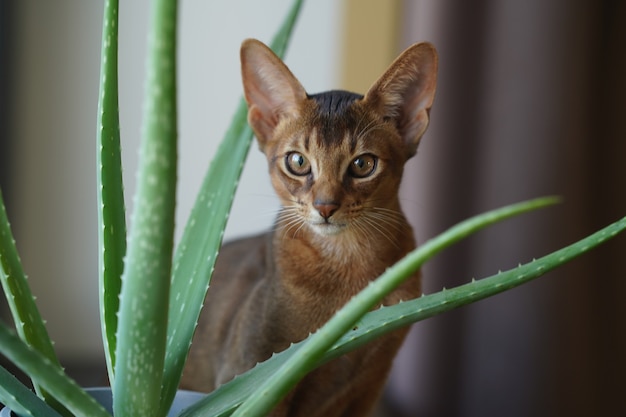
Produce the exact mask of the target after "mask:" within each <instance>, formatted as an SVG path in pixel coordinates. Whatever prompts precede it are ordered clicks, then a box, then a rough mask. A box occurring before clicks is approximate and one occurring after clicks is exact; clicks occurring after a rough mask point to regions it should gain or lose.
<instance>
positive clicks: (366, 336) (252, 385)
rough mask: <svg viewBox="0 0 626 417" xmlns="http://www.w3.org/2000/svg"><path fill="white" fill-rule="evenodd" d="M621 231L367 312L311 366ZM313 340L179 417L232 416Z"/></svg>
mask: <svg viewBox="0 0 626 417" xmlns="http://www.w3.org/2000/svg"><path fill="white" fill-rule="evenodd" d="M625 229H626V218H623V219H621V220H619V221H617V222H615V223H613V224H611V225H609V226H607V227H605V228H604V229H602V230H600V231H598V232H596V233H594V234H592V235H590V236H588V237H586V238H584V239H582V240H580V241H578V242H576V243H574V244H572V245H570V246H567V247H565V248H563V249H560V250H557V251H555V252H553V253H551V254H549V255H546V256H544V257H542V258H540V259H537V260H533V261H532V262H529V263H527V264H524V265H521V266H519V267H517V268H514V269H511V270H509V271H506V272H501V273H498V274H497V275H494V276H491V277H488V278H484V279H481V280H478V281H475V280H473V281H472V282H470V283H468V284H464V285H461V286H459V287H456V288H453V289H448V290H444V291H440V292H437V293H434V294H430V295H425V296H422V297H419V298H417V299H414V300H410V301H406V302H403V303H400V304H396V305H393V306H388V307H383V308H381V309H378V310H375V311H372V312H369V313H367V314H366V315H365V316H364V317H363V318H362V319H361V320H360V321H359V322H358V323H357V324H356V326H354V327H351V330H349V331H348V332H347V333H345V334H344V335H343V336H342V337H341V338H340V339H339V340H338V341H337V342H336V343H335V344H334V345H333V346H332V347H331V348H330V349H329V350H328V351H327V352H326V353H325V354H324V355H323V356H322V357H321V358H320V360H319V361H318V362H317V363H316V365H315V366H319V365H321V364H323V363H325V362H327V361H330V360H332V359H335V358H337V357H339V356H341V355H343V354H345V353H347V352H350V351H353V350H355V349H357V348H359V347H361V346H363V345H364V344H366V343H368V342H370V341H372V340H374V339H376V338H378V337H380V336H382V335H384V334H385V333H388V332H390V331H393V330H396V329H398V328H401V327H404V326H407V325H410V324H412V323H415V322H417V321H420V320H424V319H427V318H429V317H432V316H434V315H437V314H441V313H444V312H446V311H450V310H452V309H455V308H457V307H460V306H462V305H466V304H470V303H472V302H475V301H478V300H481V299H484V298H487V297H490V296H493V295H495V294H498V293H500V292H503V291H506V290H508V289H511V288H514V287H516V286H519V285H522V284H524V283H526V282H528V281H530V280H533V279H535V278H538V277H540V276H542V275H544V274H546V273H548V272H549V271H551V270H553V269H555V268H557V267H559V266H561V265H564V264H565V263H567V262H569V261H571V260H572V259H574V258H576V257H578V256H580V255H582V254H584V253H585V252H588V251H589V250H591V249H593V248H595V247H596V246H598V245H600V244H602V243H604V242H605V241H606V240H608V239H610V238H612V237H614V236H616V235H617V234H618V233H621V232H623V231H624V230H625ZM408 275H410V274H408ZM408 275H407V276H408ZM312 337H316V336H315V335H312V336H310V337H309V338H308V339H306V340H304V341H302V342H299V343H297V344H294V345H292V346H291V347H290V348H289V349H287V350H285V351H283V352H281V353H279V354H276V355H274V356H272V358H270V359H268V360H267V361H265V362H263V363H261V364H258V365H257V366H256V367H255V368H254V369H252V370H250V371H248V372H246V373H244V374H243V375H240V376H238V377H236V378H235V379H233V380H232V381H230V382H228V383H226V384H224V385H222V386H221V387H219V388H218V389H217V390H215V391H214V392H212V393H210V394H208V396H207V397H206V398H204V399H203V400H201V401H200V402H198V403H196V404H194V405H193V406H191V407H189V408H188V409H187V410H185V411H184V412H183V413H182V414H181V417H192V416H195V415H210V416H212V417H221V416H229V415H231V414H232V413H233V412H234V410H235V409H236V408H237V407H238V406H239V405H240V404H241V403H242V402H243V401H244V400H245V399H247V398H249V397H250V396H251V395H252V393H253V392H254V391H255V390H257V388H258V387H259V385H260V384H261V383H262V382H264V381H266V380H267V379H269V378H270V377H271V376H272V375H274V374H275V373H276V372H277V370H278V369H279V368H280V367H281V366H282V365H283V364H284V363H285V362H286V361H288V360H289V359H290V358H291V357H292V356H293V355H294V354H295V353H296V352H297V351H298V350H299V349H300V348H301V347H302V346H303V345H305V344H306V343H307V342H308V340H309V339H310V338H312Z"/></svg>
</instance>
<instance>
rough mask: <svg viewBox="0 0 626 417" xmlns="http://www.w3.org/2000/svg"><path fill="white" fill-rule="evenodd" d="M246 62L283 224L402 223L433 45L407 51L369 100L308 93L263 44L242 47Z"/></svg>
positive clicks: (325, 227)
mask: <svg viewBox="0 0 626 417" xmlns="http://www.w3.org/2000/svg"><path fill="white" fill-rule="evenodd" d="M241 65H242V76H243V85H244V92H245V97H246V101H247V103H248V106H249V113H248V122H249V123H250V125H251V127H252V129H253V130H254V132H255V134H256V137H257V139H258V142H259V146H260V148H261V150H262V151H263V152H264V153H265V155H266V157H267V160H268V163H269V169H270V176H271V179H272V184H273V185H274V188H275V190H276V192H277V194H278V196H279V198H280V200H281V203H282V205H283V212H282V215H281V218H280V219H281V220H282V223H283V226H285V227H286V228H288V229H293V230H294V231H296V230H299V229H300V228H305V227H306V228H309V229H311V230H313V231H314V232H316V233H318V234H321V235H336V234H338V233H340V232H342V231H344V230H347V229H352V230H363V229H365V228H380V229H381V232H383V233H384V232H385V229H389V228H393V227H394V225H395V226H396V227H397V221H398V216H401V214H400V208H399V205H398V197H397V193H398V187H399V185H400V180H401V178H402V172H403V167H404V163H405V162H406V161H407V160H408V159H409V158H411V157H412V156H413V155H414V154H415V153H416V151H417V146H418V143H419V140H420V138H421V137H422V135H423V134H424V132H425V131H426V128H427V126H428V120H429V111H430V107H431V105H432V102H433V99H434V94H435V85H436V75H437V54H436V51H435V49H434V47H433V46H432V45H430V44H428V43H421V44H415V45H413V46H411V47H410V48H408V49H407V50H406V51H404V52H403V53H402V54H401V55H400V56H399V57H398V58H397V59H396V60H395V61H394V62H393V63H392V64H391V66H390V67H389V68H388V69H387V71H386V72H385V73H384V74H383V75H382V76H381V77H380V78H379V79H378V80H377V81H376V82H375V83H374V84H373V85H372V87H371V88H370V89H369V91H368V92H367V93H366V94H365V96H361V95H358V94H354V93H349V92H345V91H329V92H325V93H321V94H315V95H308V94H307V93H306V91H305V90H304V88H303V87H302V85H301V84H300V82H299V81H298V80H297V79H296V78H295V77H294V76H293V74H292V73H291V71H289V69H288V68H287V67H286V66H285V64H284V63H283V62H282V61H281V60H280V59H279V58H278V57H277V56H276V55H275V54H274V53H273V52H272V51H271V50H270V49H269V48H268V47H267V46H265V45H264V44H262V43H261V42H259V41H257V40H252V39H249V40H246V41H245V42H244V43H243V45H242V47H241Z"/></svg>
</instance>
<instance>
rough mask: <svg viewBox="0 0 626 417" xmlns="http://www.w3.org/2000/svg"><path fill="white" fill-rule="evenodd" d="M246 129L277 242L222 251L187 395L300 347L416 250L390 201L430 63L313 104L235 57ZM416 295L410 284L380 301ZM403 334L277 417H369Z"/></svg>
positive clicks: (281, 71) (333, 372) (423, 119)
mask: <svg viewBox="0 0 626 417" xmlns="http://www.w3.org/2000/svg"><path fill="white" fill-rule="evenodd" d="M241 66H242V78H243V86H244V93H245V99H246V101H247V103H248V108H249V112H248V122H249V124H250V126H251V127H252V129H253V130H254V133H255V135H256V137H257V140H258V144H259V147H260V149H261V151H262V152H264V153H265V156H266V157H267V161H268V164H269V174H270V177H271V181H272V184H273V187H274V189H275V191H276V193H277V194H278V197H279V199H280V203H281V205H282V208H281V210H280V212H279V214H278V217H277V221H276V225H275V230H273V231H272V232H269V233H266V234H263V235H260V236H256V237H251V238H246V239H242V240H238V241H234V242H231V243H227V244H226V245H224V247H223V249H222V251H221V253H220V255H219V257H218V260H217V264H216V268H215V272H214V275H213V279H212V282H211V288H210V289H209V291H208V295H207V299H206V303H205V307H204V310H203V312H202V315H201V318H200V321H199V324H198V328H197V330H196V334H195V337H194V342H193V344H192V347H191V350H190V354H189V358H188V361H187V364H186V367H185V372H184V376H183V382H182V384H181V387H182V388H188V389H194V390H199V391H207V392H208V391H211V390H213V389H215V388H216V387H217V386H219V385H220V384H222V383H224V382H227V381H228V380H230V379H231V378H233V377H234V376H235V375H237V374H240V373H243V372H244V371H246V370H248V369H250V368H252V367H253V366H254V365H255V364H256V363H257V362H261V361H263V360H266V359H268V358H269V357H270V356H271V355H272V353H273V352H279V351H281V350H284V349H285V348H287V347H288V346H289V345H290V344H291V343H292V342H297V341H300V340H302V339H304V338H306V337H307V336H308V335H309V334H310V333H311V332H314V331H315V330H317V329H318V328H319V327H320V326H322V325H323V324H324V323H325V322H326V321H327V320H328V319H329V318H330V317H331V316H332V315H333V314H334V313H335V312H336V311H337V310H338V309H339V308H341V307H342V306H343V305H344V304H345V303H346V302H347V301H348V300H349V299H350V298H351V297H352V296H353V295H355V294H356V293H357V292H358V291H359V290H361V289H363V288H364V287H365V286H366V285H367V284H368V283H369V282H370V281H371V280H373V279H375V278H376V277H378V276H379V275H380V274H381V273H382V272H384V271H385V269H387V268H388V267H389V266H391V265H393V264H394V263H395V262H397V261H398V260H400V259H401V258H402V257H403V256H404V255H406V254H407V253H408V252H410V251H411V250H412V249H414V248H415V240H414V237H413V232H412V229H411V227H410V226H409V224H408V222H407V220H406V218H405V216H404V215H403V213H402V211H401V209H400V204H399V200H398V188H399V185H400V181H401V179H402V173H403V168H404V163H405V162H406V161H407V160H408V159H409V158H411V157H412V156H413V155H414V154H415V153H416V151H417V146H418V143H419V141H420V138H421V137H422V135H423V134H424V132H425V131H426V128H427V126H428V122H429V113H430V108H431V106H432V102H433V99H434V94H435V87H436V76H437V53H436V51H435V49H434V47H433V46H432V45H430V44H428V43H421V44H415V45H413V46H411V47H409V48H408V49H407V50H405V51H404V52H403V53H402V54H401V55H400V56H399V57H398V58H397V59H396V60H395V61H394V62H393V63H392V64H391V66H390V67H389V68H388V69H387V71H386V72H385V73H384V74H383V75H382V76H381V77H380V78H379V79H378V81H376V82H375V83H374V84H373V86H372V87H371V88H370V89H369V91H368V92H367V93H366V94H365V96H361V95H359V94H355V93H350V92H346V91H337V90H335V91H329V92H325V93H320V94H315V95H309V94H307V93H306V91H305V90H304V88H303V87H302V85H301V84H300V82H299V81H298V80H297V79H296V78H295V77H294V76H293V74H292V73H291V72H290V70H289V69H288V68H287V66H286V65H285V64H284V63H283V62H282V61H281V60H280V59H279V58H278V57H277V56H276V55H274V53H273V52H272V51H271V50H270V49H269V48H268V47H267V46H265V45H264V44H263V43H261V42H259V41H257V40H253V39H249V40H246V41H244V43H243V44H242V47H241ZM419 294H420V275H419V273H416V274H415V275H414V276H413V277H411V278H410V279H409V280H407V281H406V282H405V283H404V284H403V285H401V286H400V287H399V288H397V289H396V290H395V291H393V292H392V293H391V294H390V295H389V296H387V297H386V298H385V299H384V300H383V304H385V305H389V304H395V303H398V302H399V301H401V300H408V299H411V298H415V297H417V296H418V295H419ZM406 332H407V329H401V330H398V331H394V332H391V333H390V334H388V335H386V336H384V337H382V338H380V339H377V340H375V341H373V342H371V343H369V344H368V345H366V346H364V347H362V348H360V349H358V350H356V351H354V352H351V353H349V354H346V355H344V356H342V357H340V358H338V359H336V360H333V361H331V362H329V363H327V364H325V365H323V366H322V367H320V368H319V369H317V370H315V371H313V372H312V373H310V374H309V375H308V376H306V377H305V378H304V379H303V380H302V381H301V382H300V383H299V384H298V385H297V386H296V387H295V388H294V389H293V390H292V392H291V393H290V394H289V395H288V396H287V398H285V399H284V400H283V401H282V402H281V403H280V404H279V405H278V406H277V407H276V408H275V409H274V411H273V412H272V413H271V416H274V417H284V416H289V417H301V416H302V417H304V416H306V417H316V416H324V417H334V416H338V417H339V416H344V417H345V416H350V417H357V416H366V415H368V414H369V413H370V412H371V410H372V408H373V407H374V405H375V403H376V401H377V399H378V397H379V396H380V392H381V390H382V387H383V385H384V383H385V380H386V377H387V374H388V371H389V369H390V367H391V364H392V361H393V358H394V356H395V354H396V352H397V350H398V349H399V347H400V345H401V343H402V341H403V339H404V337H405V335H406Z"/></svg>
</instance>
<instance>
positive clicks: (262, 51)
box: [241, 39, 307, 149]
mask: <svg viewBox="0 0 626 417" xmlns="http://www.w3.org/2000/svg"><path fill="white" fill-rule="evenodd" d="M241 75H242V79H243V90H244V95H245V98H246V102H247V103H248V123H250V126H251V127H252V129H253V130H254V133H255V134H256V137H257V139H258V140H259V145H260V146H261V149H263V147H264V146H265V143H266V142H267V140H268V139H270V138H271V137H272V135H273V133H274V129H275V128H276V126H277V125H278V123H279V121H280V119H281V118H282V117H285V116H287V117H297V116H298V115H299V106H300V104H301V102H302V101H303V100H305V99H306V98H307V94H306V91H305V90H304V88H302V85H301V84H300V82H298V80H297V79H296V77H294V76H293V74H292V73H291V71H289V68H287V66H286V65H285V64H284V63H283V62H282V61H281V60H280V58H278V57H277V56H276V55H275V54H274V52H272V50H271V49H270V48H268V47H267V46H265V45H264V44H263V43H261V42H259V41H258V40H256V39H247V40H245V41H244V42H243V44H242V45H241Z"/></svg>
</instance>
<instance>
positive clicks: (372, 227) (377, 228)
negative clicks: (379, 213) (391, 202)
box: [359, 214, 398, 247]
mask: <svg viewBox="0 0 626 417" xmlns="http://www.w3.org/2000/svg"><path fill="white" fill-rule="evenodd" d="M359 221H362V222H364V223H366V224H367V225H368V226H369V227H370V230H372V231H376V232H378V234H380V235H382V236H383V237H385V238H386V239H387V240H388V241H389V243H391V244H392V245H394V246H395V247H398V243H397V242H396V240H397V237H396V236H395V235H394V234H392V233H390V232H389V231H388V230H385V228H384V227H382V226H381V225H380V224H378V222H377V221H375V220H374V219H372V218H370V217H368V215H367V214H364V215H362V216H361V217H359Z"/></svg>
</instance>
